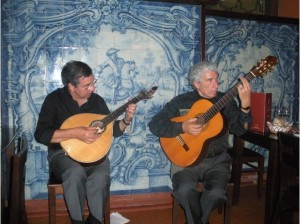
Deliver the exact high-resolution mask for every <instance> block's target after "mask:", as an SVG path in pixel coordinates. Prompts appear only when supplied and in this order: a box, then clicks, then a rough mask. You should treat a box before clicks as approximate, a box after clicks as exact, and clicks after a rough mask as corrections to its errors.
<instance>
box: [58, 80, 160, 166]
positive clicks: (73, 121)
mask: <svg viewBox="0 0 300 224" xmlns="http://www.w3.org/2000/svg"><path fill="white" fill-rule="evenodd" d="M156 90H157V86H155V87H152V88H151V89H150V90H148V91H140V92H139V94H138V95H137V96H136V97H134V98H133V99H131V100H130V101H128V102H127V103H125V104H124V105H123V106H121V107H119V108H118V109H116V110H115V111H113V112H111V113H110V114H108V115H101V114H94V113H82V114H76V115H74V116H71V117H69V118H68V119H66V120H65V121H64V123H63V124H62V125H61V127H60V128H61V129H68V128H75V127H97V128H98V132H99V133H102V135H101V136H100V138H99V139H97V140H96V141H95V142H93V143H91V144H87V143H85V142H83V141H80V140H78V139H69V140H66V141H62V142H61V143H60V144H61V146H62V148H63V150H64V151H65V153H66V154H68V155H69V156H70V157H71V158H72V159H74V160H76V161H78V162H81V163H92V162H96V161H98V160H100V159H102V158H103V157H104V156H105V155H106V154H107V152H108V151H109V148H110V145H111V143H112V135H113V121H114V120H115V119H117V118H118V117H119V116H120V115H121V114H122V113H124V112H125V111H126V108H127V107H128V105H129V104H132V103H137V102H139V101H141V100H147V99H150V98H152V96H153V94H154V93H155V92H156Z"/></svg>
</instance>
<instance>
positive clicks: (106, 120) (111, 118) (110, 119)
mask: <svg viewBox="0 0 300 224" xmlns="http://www.w3.org/2000/svg"><path fill="white" fill-rule="evenodd" d="M142 99H143V97H139V96H137V97H134V98H133V99H131V100H130V101H128V102H127V103H125V104H124V105H123V106H121V107H119V108H118V109H116V110H115V111H113V112H111V113H110V114H109V115H107V116H106V117H105V118H103V119H102V120H101V122H102V123H103V126H104V127H105V126H107V125H108V124H109V123H111V122H113V121H114V120H115V119H117V118H118V117H119V116H120V115H121V114H122V113H124V112H125V111H126V108H127V107H128V105H129V104H132V103H133V104H135V103H137V102H139V101H140V100H142Z"/></svg>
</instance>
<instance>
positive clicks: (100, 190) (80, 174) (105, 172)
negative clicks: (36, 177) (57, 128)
mask: <svg viewBox="0 0 300 224" xmlns="http://www.w3.org/2000/svg"><path fill="white" fill-rule="evenodd" d="M49 165H50V168H51V170H52V171H53V172H54V174H55V176H56V177H57V178H61V180H62V185H63V189H64V198H65V201H66V204H67V207H68V211H69V214H70V217H71V219H72V220H75V221H83V212H84V204H85V199H87V203H88V207H89V211H90V214H91V215H92V216H93V218H96V219H97V220H99V221H102V220H103V217H104V209H105V205H106V202H107V199H108V197H109V187H110V162H109V159H108V158H106V157H105V158H104V159H102V160H101V161H99V162H96V163H91V164H81V163H78V162H76V161H74V160H72V159H71V158H70V157H68V156H67V155H65V154H63V153H60V154H57V155H55V156H54V157H53V158H52V159H51V161H50V162H49Z"/></svg>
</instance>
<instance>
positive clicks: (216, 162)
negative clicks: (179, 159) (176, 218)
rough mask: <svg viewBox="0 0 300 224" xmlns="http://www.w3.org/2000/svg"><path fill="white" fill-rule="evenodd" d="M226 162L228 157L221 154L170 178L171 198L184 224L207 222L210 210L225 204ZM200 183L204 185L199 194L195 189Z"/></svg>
mask: <svg viewBox="0 0 300 224" xmlns="http://www.w3.org/2000/svg"><path fill="white" fill-rule="evenodd" d="M230 160H231V158H230V156H229V155H228V154H227V153H223V154H221V155H219V156H216V157H214V158H210V159H204V160H202V161H201V162H200V163H199V164H197V165H195V166H193V167H187V168H184V169H183V170H181V171H178V172H177V173H175V174H174V175H173V177H172V183H173V196H174V197H175V198H176V200H177V201H178V202H179V203H180V204H181V206H182V207H183V208H184V210H185V215H186V219H187V223H188V224H206V223H208V221H209V216H210V214H211V212H212V210H214V209H215V208H217V206H218V205H219V203H221V202H225V200H226V190H225V189H226V185H227V182H228V180H229V177H230ZM200 181H201V182H203V183H204V186H205V189H204V190H203V191H202V193H200V192H199V191H197V188H196V186H197V185H198V183H199V182H200Z"/></svg>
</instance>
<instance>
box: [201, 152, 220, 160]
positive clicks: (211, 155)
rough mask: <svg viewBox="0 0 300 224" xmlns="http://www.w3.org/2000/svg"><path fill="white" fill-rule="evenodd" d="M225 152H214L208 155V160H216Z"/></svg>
mask: <svg viewBox="0 0 300 224" xmlns="http://www.w3.org/2000/svg"><path fill="white" fill-rule="evenodd" d="M223 152H224V151H219V152H212V153H207V155H206V157H205V158H206V159H210V158H214V157H216V156H219V155H221V154H222V153H223Z"/></svg>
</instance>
